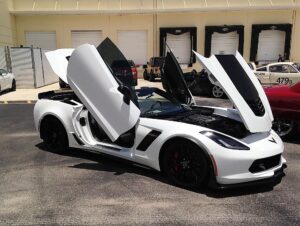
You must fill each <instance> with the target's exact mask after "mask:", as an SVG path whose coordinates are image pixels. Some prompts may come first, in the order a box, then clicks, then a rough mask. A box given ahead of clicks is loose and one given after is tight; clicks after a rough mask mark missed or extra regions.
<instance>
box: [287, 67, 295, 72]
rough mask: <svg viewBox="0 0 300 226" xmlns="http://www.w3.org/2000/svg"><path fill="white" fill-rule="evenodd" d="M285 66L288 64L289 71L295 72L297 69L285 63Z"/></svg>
mask: <svg viewBox="0 0 300 226" xmlns="http://www.w3.org/2000/svg"><path fill="white" fill-rule="evenodd" d="M287 66H288V70H289V73H297V70H296V69H295V68H293V67H292V66H291V65H287Z"/></svg>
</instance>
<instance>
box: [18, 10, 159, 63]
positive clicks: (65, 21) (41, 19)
mask: <svg viewBox="0 0 300 226" xmlns="http://www.w3.org/2000/svg"><path fill="white" fill-rule="evenodd" d="M152 21H153V16H152V15H115V16H108V15H106V16H101V15H46V16H17V18H16V22H17V27H18V31H17V44H18V45H21V44H23V45H24V44H25V43H26V40H25V32H26V31H55V32H56V39H57V40H56V43H57V48H67V47H72V40H71V31H72V30H101V31H102V32H103V37H110V38H111V39H112V41H114V42H117V32H118V31H120V30H146V31H147V34H148V57H149V58H150V57H151V56H153V22H152Z"/></svg>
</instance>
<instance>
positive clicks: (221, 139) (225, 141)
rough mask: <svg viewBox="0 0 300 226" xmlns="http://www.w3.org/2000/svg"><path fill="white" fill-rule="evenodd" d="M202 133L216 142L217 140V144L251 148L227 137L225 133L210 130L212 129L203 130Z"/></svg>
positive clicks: (234, 147)
mask: <svg viewBox="0 0 300 226" xmlns="http://www.w3.org/2000/svg"><path fill="white" fill-rule="evenodd" d="M200 133H201V134H203V135H204V136H207V137H208V138H210V139H211V140H213V141H214V142H216V143H217V144H219V145H221V146H222V147H224V148H228V149H238V150H250V148H249V147H247V146H246V145H244V144H242V143H240V142H238V141H236V140H234V139H232V138H230V137H227V136H225V135H223V134H220V133H216V132H210V131H201V132H200Z"/></svg>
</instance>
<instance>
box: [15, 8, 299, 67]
mask: <svg viewBox="0 0 300 226" xmlns="http://www.w3.org/2000/svg"><path fill="white" fill-rule="evenodd" d="M268 23H292V24H293V33H292V49H291V58H290V59H291V60H293V61H297V62H300V51H299V49H300V43H299V42H298V41H297V40H300V10H297V11H296V10H268V11H266V10H264V11H263V10H256V11H224V12H221V11H220V12H198V13H163V14H157V15H151V14H130V15H129V14H126V15H107V14H105V15H28V16H26V15H23V16H21V15H20V16H16V26H17V44H18V45H20V44H25V36H24V34H25V32H26V31H56V35H57V48H65V47H71V43H72V42H71V30H102V31H103V37H106V36H108V37H110V38H111V39H112V40H113V41H115V42H116V41H117V31H118V30H140V29H141V30H147V33H148V58H150V57H151V56H156V55H158V54H159V28H160V27H184V26H187V27H191V26H195V27H197V51H198V52H200V53H201V54H203V53H204V39H205V26H211V25H224V24H226V25H244V29H245V30H244V31H245V35H244V37H245V39H244V58H245V59H246V60H249V56H250V45H251V29H252V24H268Z"/></svg>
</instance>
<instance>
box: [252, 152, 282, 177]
mask: <svg viewBox="0 0 300 226" xmlns="http://www.w3.org/2000/svg"><path fill="white" fill-rule="evenodd" d="M280 158H281V154H279V155H274V156H272V157H268V158H263V159H257V160H255V161H254V162H253V163H252V165H251V166H250V168H249V171H250V172H251V173H258V172H262V171H265V170H268V169H271V168H273V167H275V166H278V165H279V164H280Z"/></svg>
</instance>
